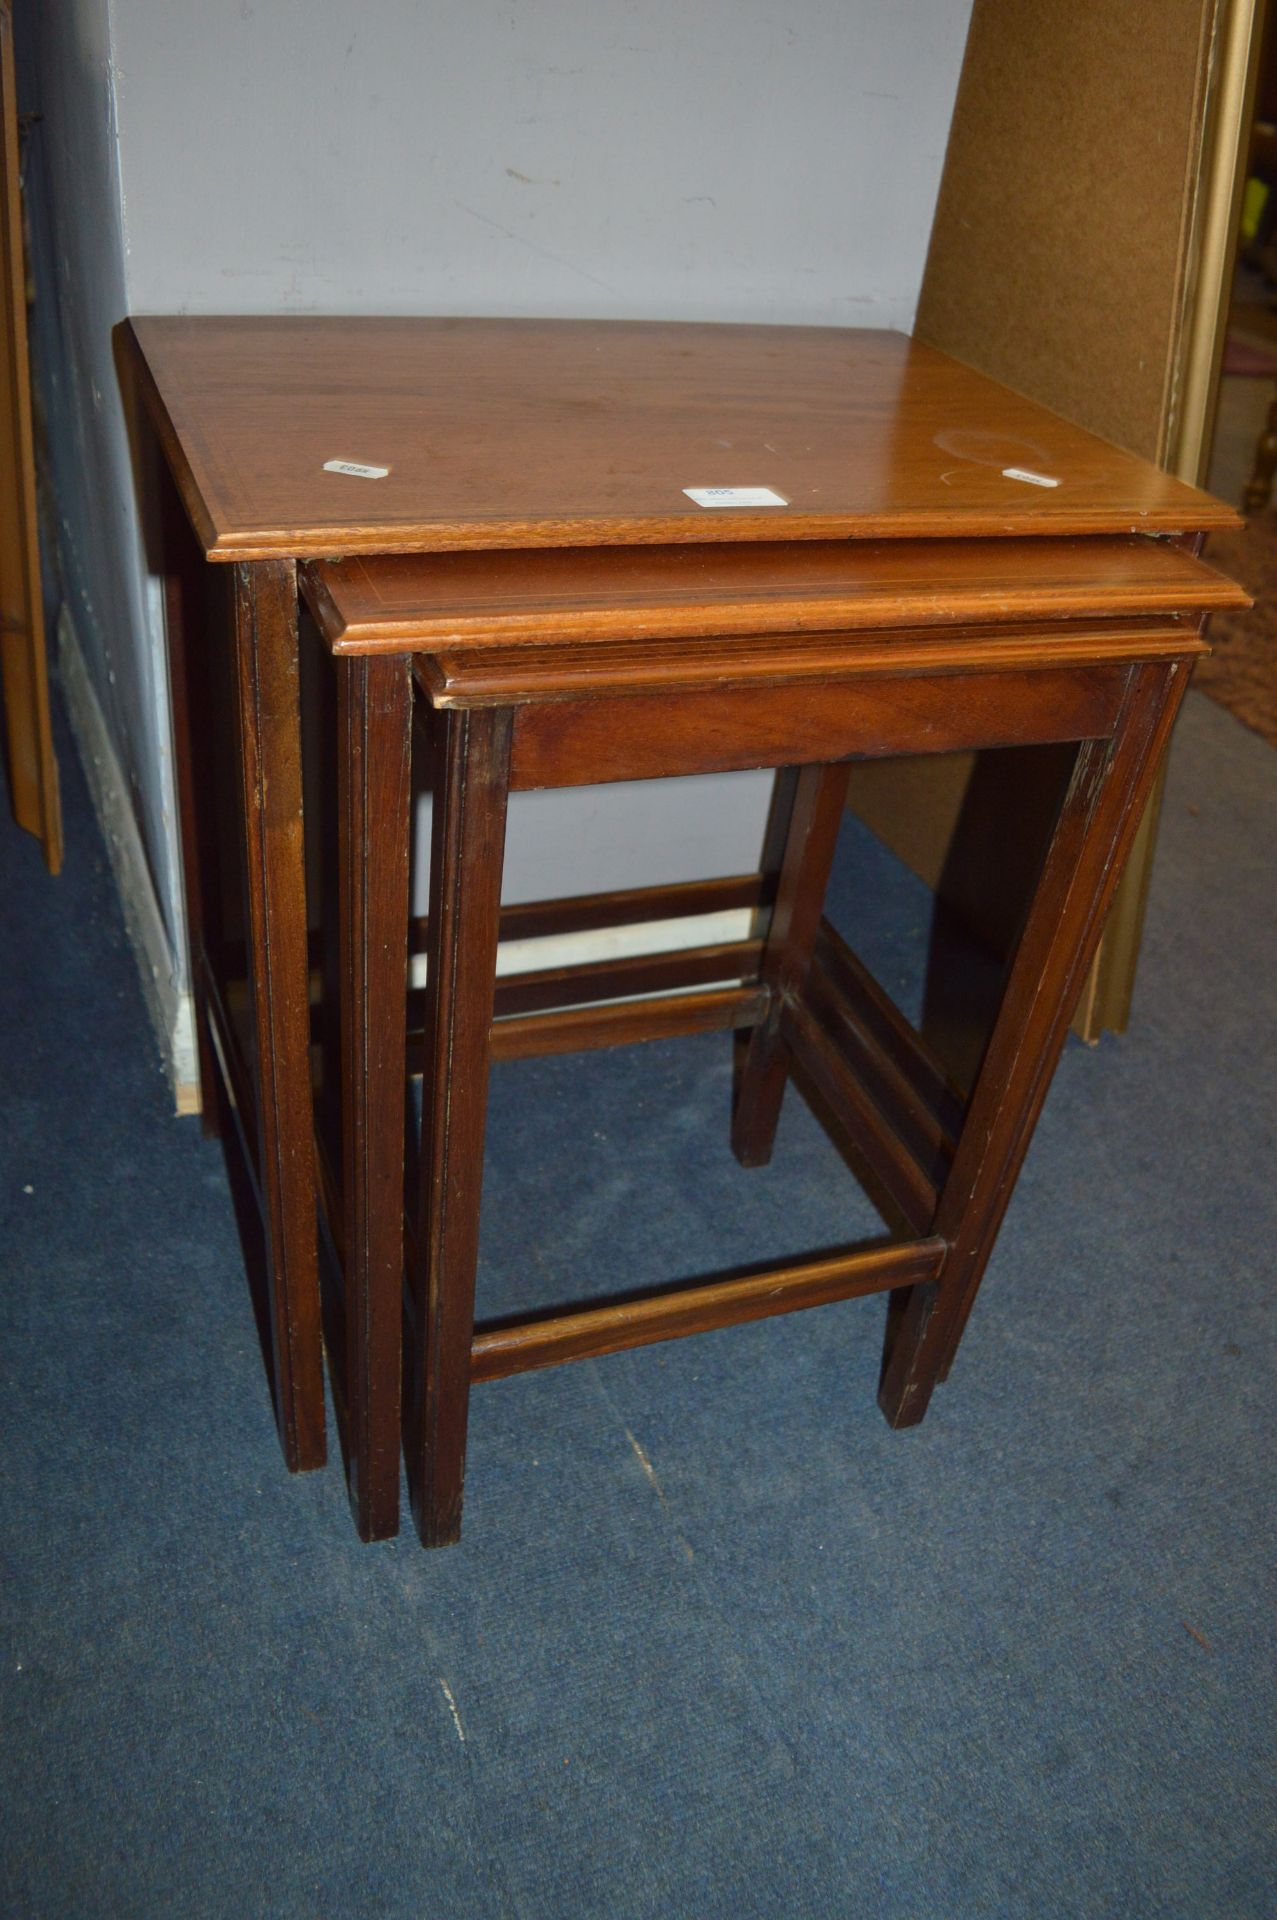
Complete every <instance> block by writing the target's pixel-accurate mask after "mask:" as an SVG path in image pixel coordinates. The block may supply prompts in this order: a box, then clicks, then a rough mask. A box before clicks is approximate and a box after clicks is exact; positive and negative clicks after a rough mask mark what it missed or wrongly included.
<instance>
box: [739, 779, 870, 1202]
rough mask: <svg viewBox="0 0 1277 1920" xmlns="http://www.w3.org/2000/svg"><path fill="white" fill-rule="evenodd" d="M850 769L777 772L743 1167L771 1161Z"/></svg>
mask: <svg viewBox="0 0 1277 1920" xmlns="http://www.w3.org/2000/svg"><path fill="white" fill-rule="evenodd" d="M850 775H851V768H850V764H849V763H848V762H845V761H844V762H842V763H834V764H832V765H817V766H810V767H803V768H802V769H801V770H798V771H795V770H794V769H793V768H782V769H781V771H780V772H778V773H777V776H776V785H775V789H774V792H773V796H772V812H771V817H770V819H769V821H768V827H767V845H766V846H765V848H764V855H763V857H764V861H765V862H767V863H768V864H770V863H771V862H772V861H773V860H778V863H779V872H778V874H777V880H776V902H775V905H774V906H773V908H772V914H771V920H770V922H769V925H768V929H767V940H766V945H765V946H764V949H763V963H762V969H761V973H762V980H763V984H764V985H765V986H766V987H767V988H768V989H769V991H770V996H771V1005H770V1009H769V1011H768V1014H767V1018H766V1019H765V1020H764V1021H763V1022H762V1023H761V1025H759V1026H757V1027H754V1028H753V1029H752V1030H751V1031H750V1033H749V1037H748V1039H747V1040H745V1041H744V1043H743V1045H742V1047H741V1049H740V1056H739V1071H738V1074H737V1080H736V1092H735V1099H734V1101H733V1105H732V1151H733V1153H734V1154H735V1155H736V1158H737V1159H738V1160H739V1161H740V1163H741V1165H742V1166H745V1167H761V1166H765V1165H766V1164H767V1162H768V1161H769V1160H770V1159H771V1153H772V1144H773V1142H774V1140H775V1138H776V1128H777V1125H778V1124H779V1121H780V1108H781V1102H782V1100H783V1099H784V1097H785V1084H786V1081H787V1080H788V1077H789V1049H788V1047H787V1045H786V1043H785V1039H784V1036H783V1034H782V1032H781V1022H782V1019H783V1015H784V1008H785V1004H786V1002H787V1001H788V1000H791V999H794V998H797V997H800V996H801V994H802V990H803V987H804V985H805V983H806V979H807V973H808V970H809V968H810V966H811V955H812V948H813V946H814V945H815V941H816V935H817V934H818V932H819V931H820V916H821V911H822V909H823V907H824V904H825V889H826V887H827V885H828V883H829V869H830V867H831V866H832V864H833V858H834V849H835V847H836V846H837V844H838V829H839V827H840V825H841V823H842V816H843V808H844V807H845V805H846V800H847V783H848V780H849V779H850Z"/></svg>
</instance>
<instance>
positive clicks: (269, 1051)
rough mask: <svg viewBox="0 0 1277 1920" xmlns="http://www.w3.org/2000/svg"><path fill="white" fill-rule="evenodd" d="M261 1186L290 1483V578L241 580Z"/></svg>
mask: <svg viewBox="0 0 1277 1920" xmlns="http://www.w3.org/2000/svg"><path fill="white" fill-rule="evenodd" d="M234 623H235V633H234V643H235V667H236V686H237V694H238V700H237V718H238V726H239V762H240V775H241V782H242V793H243V808H244V822H245V862H244V867H245V873H244V881H245V886H244V891H245V898H246V901H247V906H248V938H249V956H250V983H251V987H252V1007H253V1028H254V1038H255V1042H256V1048H255V1053H254V1077H255V1087H254V1092H255V1105H256V1120H257V1135H258V1137H257V1154H256V1162H257V1173H258V1179H259V1182H260V1187H261V1196H262V1201H263V1209H264V1215H265V1226H266V1237H267V1258H268V1275H269V1285H270V1334H271V1358H272V1365H273V1372H274V1381H273V1386H274V1393H275V1415H276V1421H277V1424H278V1427H279V1434H280V1441H281V1444H282V1446H283V1449H284V1458H285V1460H286V1461H287V1463H288V1465H289V1467H290V1468H292V1469H293V1470H294V1471H302V1470H305V1469H309V1468H312V1467H319V1466H322V1465H323V1463H324V1459H325V1454H326V1447H327V1442H326V1436H325V1430H324V1381H323V1356H322V1351H321V1344H320V1312H319V1265H318V1257H319V1256H318V1224H317V1217H316V1207H315V1185H314V1175H313V1169H312V1158H313V1144H312V1134H313V1129H312V1123H311V1088H310V1053H309V1049H310V1020H309V1012H308V1008H307V999H306V981H307V966H306V887H305V876H304V873H303V870H302V782H301V736H300V731H299V728H298V724H297V715H298V688H297V674H298V663H297V587H296V569H295V568H294V567H293V566H292V564H291V563H290V562H288V561H285V560H276V561H268V562H259V563H258V564H256V565H254V566H240V567H237V568H236V571H235V593H234Z"/></svg>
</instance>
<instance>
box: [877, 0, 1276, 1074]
mask: <svg viewBox="0 0 1277 1920" xmlns="http://www.w3.org/2000/svg"><path fill="white" fill-rule="evenodd" d="M1262 12H1263V0H1136V4H1135V5H1133V6H1132V7H1127V8H1113V7H1111V6H1109V5H1107V4H1106V3H1105V0H1075V4H1074V5H1072V6H1069V7H1064V8H1051V7H1046V8H1044V7H1041V6H1039V5H1037V4H1036V0H975V5H974V8H973V11H972V16H971V26H970V32H969V35H968V40H967V50H966V56H965V59H964V63H963V69H962V77H961V81H960V84H959V88H958V96H957V102H956V105H955V108H954V117H953V124H952V128H951V131H950V136H949V146H948V151H947V153H946V157H945V166H944V173H943V178H942V181H941V186H940V194H939V198H938V201H937V205H936V214H935V221H934V224H933V227H932V233H931V245H930V250H929V253H928V257H927V265H926V271H925V274H924V278H923V284H922V292H921V296H920V300H919V306H918V317H917V323H916V328H915V331H916V332H917V334H918V335H919V337H920V338H922V339H925V340H928V341H930V342H931V343H932V344H933V345H935V346H938V347H941V348H943V349H944V350H945V352H947V353H951V354H953V355H954V356H955V357H956V358H957V359H960V360H965V361H966V362H967V363H968V364H969V365H971V366H974V367H978V368H979V369H980V371H981V372H983V373H987V374H991V375H993V376H994V377H995V378H996V379H999V380H1002V381H1004V382H1005V383H1006V384H1007V385H1008V386H1011V387H1014V388H1016V389H1018V390H1019V391H1020V392H1022V393H1025V394H1027V395H1029V396H1030V397H1031V398H1033V399H1035V400H1038V401H1041V402H1042V403H1044V404H1045V405H1047V406H1049V407H1052V408H1054V409H1055V410H1056V411H1057V412H1059V413H1062V414H1064V415H1066V416H1067V417H1068V418H1070V419H1072V420H1076V421H1077V422H1078V423H1079V424H1081V425H1083V426H1086V427H1089V428H1090V429H1091V430H1092V431H1093V432H1095V433H1099V434H1102V435H1103V436H1104V437H1105V438H1106V439H1109V440H1113V441H1115V442H1117V443H1118V444H1119V445H1121V446H1124V447H1127V448H1129V449H1130V450H1131V451H1132V452H1134V453H1139V454H1142V455H1144V456H1145V458H1147V459H1151V460H1155V461H1157V463H1158V464H1159V465H1161V466H1163V467H1166V468H1168V469H1169V470H1170V471H1171V472H1173V473H1175V474H1177V475H1178V476H1179V477H1180V478H1181V479H1184V480H1188V481H1191V482H1194V483H1197V484H1200V483H1201V481H1202V479H1203V477H1204V471H1205V463H1206V459H1207V457H1208V455H1209V450H1210V436H1211V429H1212V426H1213V420H1214V408H1215V397H1216V391H1217V385H1218V373H1219V359H1220V354H1221V352H1222V348H1223V336H1224V325H1225V320H1226V316H1227V298H1228V287H1229V281H1230V278H1231V271H1232V261H1233V250H1234V246H1235V239H1236V232H1237V217H1238V206H1239V201H1240V192H1241V174H1242V169H1243V162H1244V158H1245V152H1246V140H1247V134H1248V130H1249V125H1250V117H1251V104H1250V103H1251V100H1252V97H1253V88H1254V68H1255V56H1256V51H1257V48H1258V41H1259V30H1260V27H1261V25H1262ZM1058 780H1059V768H1058V766H1057V764H1056V762H1055V758H1054V756H1052V755H1051V754H1050V753H1049V752H1043V751H1039V750H1037V749H1030V750H1026V751H1025V752H1023V753H1021V754H1018V755H1016V756H1015V757H1014V758H1012V757H1011V756H1008V755H992V754H986V755H983V756H975V755H964V756H955V757H954V758H953V759H952V760H935V759H933V760H931V761H929V762H924V761H893V762H882V763H876V764H867V763H865V764H861V765H858V766H857V767H855V768H854V769H853V774H852V786H851V799H850V804H851V805H852V807H853V808H854V809H855V811H856V812H857V813H859V814H860V815H861V817H862V818H863V819H865V820H866V821H867V822H868V823H869V825H870V826H871V827H873V829H874V830H875V832H876V833H878V834H879V836H880V837H881V838H882V839H883V840H885V841H886V842H887V844H888V845H889V846H891V847H892V848H893V849H894V850H895V851H896V852H897V853H899V854H900V855H901V856H902V857H903V858H904V859H905V860H906V861H907V862H908V864H909V865H910V866H911V867H913V869H914V870H915V871H916V872H917V873H919V874H920V875H921V876H922V878H923V879H925V880H926V881H927V882H928V884H929V885H930V886H932V887H933V888H935V890H936V891H937V893H938V894H939V895H940V897H941V899H942V900H943V901H944V902H945V904H946V905H947V906H948V907H950V908H952V909H953V910H954V911H955V912H956V914H957V915H958V916H959V918H960V919H961V920H963V921H964V922H966V924H967V925H968V926H969V927H971V928H972V929H973V930H974V931H975V932H976V933H977V934H979V935H980V936H981V938H982V939H983V940H984V942H985V944H986V945H988V946H990V947H991V948H992V949H993V950H994V951H995V952H996V953H998V954H1000V955H1004V954H1005V953H1006V952H1007V951H1008V949H1009V946H1010V943H1011V942H1012V941H1013V940H1014V938H1015V935H1016V931H1017V929H1018V926H1019V921H1020V915H1021V911H1022V908H1023V905H1024V902H1025V901H1026V900H1027V898H1028V894H1029V888H1030V886H1031V883H1032V876H1033V874H1034V872H1035V871H1036V865H1037V861H1038V859H1039V858H1040V853H1041V849H1042V847H1043V846H1044V845H1045V844H1046V838H1047V835H1048V834H1049V831H1050V824H1051V819H1052V817H1053V814H1054V809H1055V805H1056V801H1057V799H1058V790H1059V789H1058ZM1159 802H1160V784H1159V790H1158V792H1156V793H1155V794H1154V797H1153V800H1152V802H1151V803H1150V805H1149V807H1148V810H1147V813H1146V816H1145V820H1144V824H1143V827H1142V829H1141V833H1140V837H1139V841H1138V843H1137V845H1136V848H1135V851H1134V852H1133V854H1132V856H1131V859H1130V863H1129V866H1128V868H1127V873H1126V876H1125V878H1124V880H1123V883H1122V886H1121V888H1120V890H1119V893H1118V896H1117V899H1116V901H1115V903H1114V906H1113V910H1112V912H1111V914H1110V916H1109V921H1108V926H1107V929H1106V932H1105V937H1104V941H1103V944H1102V946H1101V948H1100V952H1099V954H1098V955H1097V957H1096V960H1095V963H1094V965H1093V966H1092V968H1091V972H1090V976H1089V978H1088V981H1087V985H1086V988H1085V990H1084V992H1083V994H1082V996H1081V999H1080V1001H1079V1005H1078V1010H1077V1014H1076V1016H1075V1020H1074V1028H1075V1031H1077V1032H1078V1033H1080V1034H1081V1035H1082V1037H1083V1038H1084V1039H1087V1040H1098V1038H1099V1036H1100V1034H1101V1033H1102V1032H1103V1031H1104V1030H1105V1029H1106V1028H1112V1029H1115V1030H1117V1031H1119V1032H1120V1031H1121V1030H1122V1029H1123V1028H1124V1027H1125V1025H1126V1022H1127V1017H1128V1014H1129V1010H1130V1003H1131V992H1132V985H1133V981H1134V976H1135V967H1136V961H1137V958H1138V953H1139V943H1140V932H1141V927H1142V922H1143V914H1144V903H1145V899H1146V896H1147V889H1148V881H1149V875H1150V872H1151V867H1152V859H1153V851H1154V844H1155V840H1156V830H1157V813H1158V807H1159ZM944 998H945V996H944V995H943V993H942V994H941V995H940V1003H941V1004H939V1006H938V1009H937V1022H938V1026H939V1028H940V1029H942V1030H943V1032H942V1033H938V1034H937V1037H938V1038H941V1037H942V1038H943V1039H944V1041H945V1042H946V1044H947V1050H949V1051H950V1052H951V1053H952V1055H953V1064H954V1066H955V1068H957V1069H958V1070H960V1071H964V1070H969V1068H970V1067H971V1065H972V1064H973V1060H972V1054H973V1053H974V1052H975V1051H976V1050H977V1049H978V1046H979V1043H980V1035H979V1030H978V1029H979V1022H978V1020H977V1021H976V1022H975V1024H974V1025H971V1024H970V1023H969V1021H968V1018H967V1013H968V1010H966V1009H964V1010H963V1011H962V1012H960V1013H955V1011H954V1008H955V1007H956V1006H957V1004H958V999H957V998H955V997H954V996H950V999H951V1001H952V1003H953V1004H952V1005H951V1006H950V1007H949V1008H948V1009H947V1010H946V1008H945V1006H944V1004H943V1002H944ZM959 998H960V997H959Z"/></svg>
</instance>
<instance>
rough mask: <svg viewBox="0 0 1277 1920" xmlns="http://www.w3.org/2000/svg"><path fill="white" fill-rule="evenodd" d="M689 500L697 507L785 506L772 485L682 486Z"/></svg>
mask: <svg viewBox="0 0 1277 1920" xmlns="http://www.w3.org/2000/svg"><path fill="white" fill-rule="evenodd" d="M683 492H684V493H685V494H686V495H687V497H688V499H689V500H695V502H696V504H697V506H698V507H787V506H788V505H789V502H788V500H786V498H785V496H784V494H783V493H777V492H776V490H775V488H774V487H684V488H683Z"/></svg>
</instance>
